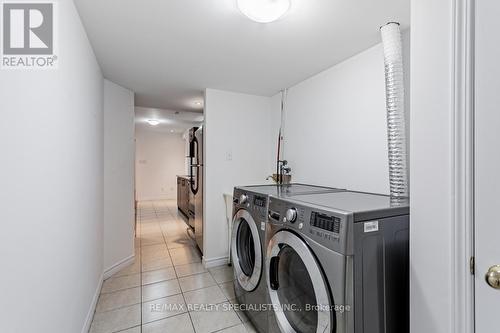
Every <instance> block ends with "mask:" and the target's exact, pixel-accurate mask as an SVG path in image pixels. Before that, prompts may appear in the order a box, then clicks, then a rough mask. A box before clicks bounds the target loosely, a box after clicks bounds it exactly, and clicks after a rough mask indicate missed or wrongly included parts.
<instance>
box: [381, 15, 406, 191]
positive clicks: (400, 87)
mask: <svg viewBox="0 0 500 333" xmlns="http://www.w3.org/2000/svg"><path fill="white" fill-rule="evenodd" d="M380 33H381V34H382V44H383V48H384V65H385V93H386V107H387V138H388V153H389V186H390V193H391V196H392V197H395V198H398V197H399V198H401V197H408V168H407V156H406V155H407V153H406V151H407V149H406V128H405V127H406V122H405V89H404V70H403V45H402V44H403V43H402V39H401V30H400V26H399V23H395V22H390V23H387V24H386V25H384V26H382V27H381V28H380Z"/></svg>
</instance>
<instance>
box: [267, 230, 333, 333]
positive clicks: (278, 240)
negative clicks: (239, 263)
mask: <svg viewBox="0 0 500 333" xmlns="http://www.w3.org/2000/svg"><path fill="white" fill-rule="evenodd" d="M266 269H267V273H268V279H267V283H268V289H269V294H270V296H271V302H272V303H273V305H275V307H274V308H275V315H276V320H277V321H278V325H279V326H280V328H281V330H282V332H301V333H317V332H322V333H323V332H330V330H331V327H333V325H332V320H333V319H332V318H333V317H332V315H331V313H330V297H329V292H328V288H327V287H326V284H325V282H324V279H323V273H322V272H321V270H320V268H319V266H318V263H317V262H316V259H315V258H314V255H313V254H312V253H311V251H310V250H309V248H308V247H307V245H306V244H305V243H304V242H303V241H302V240H301V239H300V238H299V237H298V236H296V235H295V234H293V233H291V232H287V231H280V232H278V233H276V234H275V235H274V237H273V238H272V239H271V241H270V243H269V247H268V249H267V257H266Z"/></svg>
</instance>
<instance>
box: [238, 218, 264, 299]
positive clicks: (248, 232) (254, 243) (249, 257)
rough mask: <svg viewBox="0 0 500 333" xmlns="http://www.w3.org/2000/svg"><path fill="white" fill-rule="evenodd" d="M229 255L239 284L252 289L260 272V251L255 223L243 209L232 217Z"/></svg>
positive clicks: (246, 288)
mask: <svg viewBox="0 0 500 333" xmlns="http://www.w3.org/2000/svg"><path fill="white" fill-rule="evenodd" d="M231 256H232V260H233V265H234V270H235V273H236V278H237V280H238V283H239V285H240V286H241V287H242V288H243V289H244V290H246V291H253V290H254V289H255V288H256V287H257V284H258V283H259V280H260V277H261V274H262V251H261V245H260V236H259V230H258V229H257V225H256V224H255V221H254V219H253V218H252V216H251V215H250V213H248V211H246V210H245V209H241V210H239V211H238V212H237V213H236V214H235V216H234V218H233V233H232V237H231Z"/></svg>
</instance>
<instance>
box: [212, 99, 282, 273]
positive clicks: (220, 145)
mask: <svg viewBox="0 0 500 333" xmlns="http://www.w3.org/2000/svg"><path fill="white" fill-rule="evenodd" d="M270 111H271V110H270V98H269V97H262V96H253V95H245V94H238V93H232V92H227V91H220V90H214V89H207V90H206V92H205V128H204V135H205V137H204V144H205V162H204V164H205V177H204V180H205V187H204V194H203V195H204V254H203V258H204V261H205V263H206V264H207V265H211V264H212V263H215V262H216V261H217V259H220V258H224V257H227V247H228V244H227V232H228V231H227V222H226V208H225V203H224V198H223V194H224V193H230V194H232V193H233V188H234V186H237V185H251V184H262V183H265V179H266V177H267V176H268V175H269V174H271V172H272V170H271V169H270V165H271V161H270V155H269V141H270V140H271V139H270V133H271V125H270ZM256 134H257V135H256Z"/></svg>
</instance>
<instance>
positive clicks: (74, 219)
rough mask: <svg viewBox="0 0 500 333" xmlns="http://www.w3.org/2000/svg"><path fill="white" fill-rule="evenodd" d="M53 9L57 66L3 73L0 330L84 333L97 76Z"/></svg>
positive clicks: (95, 194)
mask: <svg viewBox="0 0 500 333" xmlns="http://www.w3.org/2000/svg"><path fill="white" fill-rule="evenodd" d="M58 10H59V15H58V19H59V39H58V42H59V68H58V69H56V70H35V71H33V70H2V71H0V110H1V114H2V120H1V121H0V151H1V152H2V154H1V158H0V159H1V165H2V167H1V170H2V172H1V173H0V184H1V190H0V206H1V214H2V218H1V220H2V233H1V236H0V262H1V263H2V264H1V265H2V266H1V267H2V268H1V271H2V273H1V274H0V295H1V297H0V313H1V314H2V315H1V317H2V319H1V320H0V331H1V332H13V333H16V332H19V333H22V332H40V333H43V332H47V333H48V332H80V331H82V328H84V325H85V323H86V320H87V319H91V316H92V314H93V313H89V310H90V309H93V308H92V304H93V301H94V300H95V299H94V295H95V294H96V292H99V290H97V289H98V287H99V283H100V278H101V275H102V272H103V245H102V244H103V112H102V110H103V78H102V74H101V70H100V68H99V66H98V64H97V62H96V59H95V56H94V53H93V52H92V49H91V46H90V44H89V41H88V40H87V36H86V34H85V31H84V29H83V27H82V24H81V22H80V18H79V16H78V13H77V11H76V10H75V7H74V5H73V1H60V2H59V4H58ZM87 315H89V316H88V317H86V316H87Z"/></svg>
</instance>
